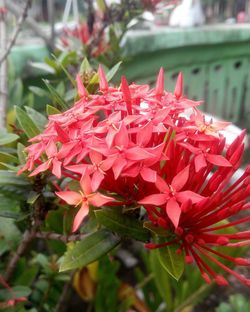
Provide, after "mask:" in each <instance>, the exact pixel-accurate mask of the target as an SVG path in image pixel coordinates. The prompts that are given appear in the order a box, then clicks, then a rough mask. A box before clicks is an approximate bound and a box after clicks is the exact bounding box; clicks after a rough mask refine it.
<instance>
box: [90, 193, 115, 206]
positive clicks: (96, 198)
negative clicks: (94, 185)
mask: <svg viewBox="0 0 250 312" xmlns="http://www.w3.org/2000/svg"><path fill="white" fill-rule="evenodd" d="M88 201H89V204H91V205H93V206H95V207H101V206H103V205H105V204H107V203H110V202H113V201H115V200H114V198H112V197H108V196H105V195H102V194H101V193H95V194H93V196H91V197H90V198H89V200H88Z"/></svg>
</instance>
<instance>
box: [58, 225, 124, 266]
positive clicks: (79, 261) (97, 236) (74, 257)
mask: <svg viewBox="0 0 250 312" xmlns="http://www.w3.org/2000/svg"><path fill="white" fill-rule="evenodd" d="M119 242H120V239H119V238H118V237H116V236H114V235H113V234H112V233H110V232H108V231H106V230H99V231H97V232H95V233H93V234H90V235H89V236H87V237H86V238H85V239H83V240H82V241H80V242H77V243H74V244H73V246H72V243H69V244H68V250H67V252H66V253H65V255H64V257H63V261H62V263H61V266H60V272H63V271H67V270H72V269H76V268H80V267H84V266H86V265H88V264H89V263H91V262H94V261H96V260H97V259H99V258H100V257H101V256H103V255H105V254H107V253H108V252H109V251H111V250H112V249H113V248H114V247H115V246H117V245H118V244H119Z"/></svg>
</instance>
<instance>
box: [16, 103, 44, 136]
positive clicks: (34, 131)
mask: <svg viewBox="0 0 250 312" xmlns="http://www.w3.org/2000/svg"><path fill="white" fill-rule="evenodd" d="M15 109H16V117H17V120H18V122H19V124H20V126H21V127H22V129H23V131H24V132H25V134H26V135H27V137H28V138H33V137H34V136H36V135H38V134H39V133H40V130H39V128H38V127H37V125H36V124H35V122H34V121H33V120H32V119H31V118H30V116H29V115H28V114H27V113H26V112H25V111H23V110H22V109H21V108H20V107H18V106H16V107H15Z"/></svg>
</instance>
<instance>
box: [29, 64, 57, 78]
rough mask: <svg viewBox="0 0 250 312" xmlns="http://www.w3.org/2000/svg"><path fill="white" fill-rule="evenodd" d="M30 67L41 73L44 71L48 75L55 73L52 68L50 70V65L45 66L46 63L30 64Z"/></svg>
mask: <svg viewBox="0 0 250 312" xmlns="http://www.w3.org/2000/svg"><path fill="white" fill-rule="evenodd" d="M30 65H31V66H32V67H33V68H37V69H40V70H42V71H45V72H47V73H49V74H53V75H54V74H55V73H56V71H55V69H54V68H52V67H51V66H50V65H48V64H46V63H40V62H31V63H30Z"/></svg>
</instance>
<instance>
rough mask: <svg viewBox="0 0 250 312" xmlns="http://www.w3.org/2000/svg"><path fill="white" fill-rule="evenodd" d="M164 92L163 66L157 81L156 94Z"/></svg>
mask: <svg viewBox="0 0 250 312" xmlns="http://www.w3.org/2000/svg"><path fill="white" fill-rule="evenodd" d="M163 93H164V69H163V67H161V68H160V71H159V74H158V77H157V81H156V86H155V94H156V95H163Z"/></svg>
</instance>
